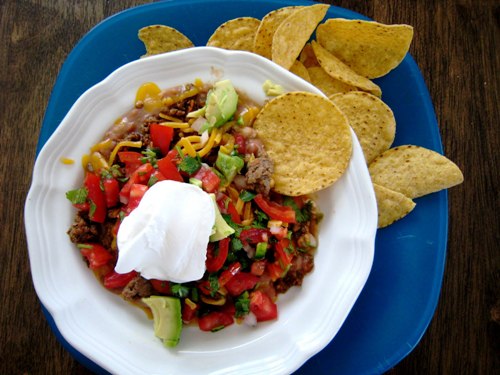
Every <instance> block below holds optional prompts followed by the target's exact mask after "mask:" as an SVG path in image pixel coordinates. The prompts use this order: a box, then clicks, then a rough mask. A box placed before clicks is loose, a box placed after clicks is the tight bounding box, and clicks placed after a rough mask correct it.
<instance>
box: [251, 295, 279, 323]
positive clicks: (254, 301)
mask: <svg viewBox="0 0 500 375" xmlns="http://www.w3.org/2000/svg"><path fill="white" fill-rule="evenodd" d="M250 311H251V312H252V313H253V314H254V315H255V317H256V318H257V321H258V322H264V321H266V320H273V319H276V318H277V317H278V306H277V305H276V304H275V303H274V302H273V301H272V300H271V298H270V297H269V296H268V295H267V294H266V293H264V292H262V291H261V290H256V291H254V292H252V293H251V294H250Z"/></svg>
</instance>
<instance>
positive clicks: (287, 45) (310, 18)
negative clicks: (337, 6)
mask: <svg viewBox="0 0 500 375" xmlns="http://www.w3.org/2000/svg"><path fill="white" fill-rule="evenodd" d="M329 7H330V6H329V5H326V4H316V5H311V6H307V7H303V8H300V9H297V10H296V11H295V12H293V13H292V14H291V15H290V16H288V17H287V18H286V19H285V20H284V21H283V22H282V23H281V24H280V25H279V26H278V28H277V29H276V31H275V33H274V36H273V44H272V60H273V61H274V62H275V63H277V64H278V65H281V66H282V67H283V68H285V69H290V67H291V66H292V64H293V62H294V61H295V60H296V59H297V57H298V56H299V54H300V51H301V50H302V48H303V47H304V45H305V44H306V42H307V41H308V40H309V38H310V37H311V34H312V33H313V32H314V30H315V29H316V26H317V25H318V23H320V22H321V20H322V19H323V18H324V17H325V14H326V11H327V10H328V8H329Z"/></svg>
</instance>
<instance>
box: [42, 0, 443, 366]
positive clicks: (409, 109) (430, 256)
mask: <svg viewBox="0 0 500 375" xmlns="http://www.w3.org/2000/svg"><path fill="white" fill-rule="evenodd" d="M310 4H312V3H311V2H308V1H285V0H266V1H260V0H259V1H234V0H211V1H204V0H183V1H181V0H174V1H167V2H159V3H153V4H148V5H144V6H140V7H137V8H132V9H129V10H126V11H124V12H121V13H119V14H116V15H115V16H113V17H110V18H108V19H106V20H105V21H103V22H101V23H100V24H98V25H97V26H96V27H95V28H93V29H92V30H91V31H90V32H89V33H88V34H87V35H86V36H85V37H84V38H83V39H82V40H81V41H80V42H79V43H78V44H77V46H76V47H75V48H74V49H73V51H72V52H71V53H70V55H69V56H68V58H67V60H66V62H65V63H64V65H63V66H62V68H61V71H60V73H59V76H58V78H57V81H56V84H55V86H54V89H53V92H52V95H51V98H50V101H49V104H48V107H47V111H46V113H45V118H44V121H43V124H42V129H41V133H40V138H39V142H38V147H37V152H38V151H39V150H40V149H41V147H42V146H43V145H44V143H45V142H46V141H47V139H48V138H49V137H50V135H51V134H52V133H53V132H54V130H55V129H56V128H57V126H58V125H59V123H60V122H61V121H62V119H63V118H64V116H65V115H66V113H67V112H68V110H69V109H70V107H71V106H72V105H73V103H74V102H75V101H76V100H77V98H78V97H79V96H80V95H81V94H82V93H83V92H84V91H86V90H87V89H88V88H90V87H91V86H93V85H94V84H95V83H97V82H99V81H101V80H102V79H104V78H105V77H106V76H107V75H109V74H110V73H111V72H112V71H114V70H115V69H116V68H118V67H120V66H122V65H124V64H126V63H128V62H130V61H132V60H135V59H137V58H139V57H140V56H141V55H142V54H144V53H145V51H144V46H143V45H142V43H141V42H140V41H139V40H138V39H137V31H138V30H139V29H140V28H141V27H143V26H147V25H151V24H166V25H169V26H172V27H175V28H177V29H178V30H180V31H181V32H183V33H184V34H185V35H187V36H188V37H189V38H190V39H191V40H192V41H193V43H194V44H195V45H204V44H205V43H206V41H207V40H208V38H209V36H210V35H211V34H212V32H213V31H214V30H215V29H216V28H217V27H218V26H219V25H220V24H221V23H223V22H224V21H227V20H228V19H231V18H236V17H240V16H250V17H256V18H262V17H263V16H264V15H265V14H266V13H268V12H269V11H271V10H273V9H277V8H280V7H283V6H287V5H310ZM327 17H330V18H331V17H342V18H357V19H360V18H361V19H366V17H364V16H362V15H360V14H358V13H355V12H352V11H349V10H346V9H342V8H338V7H334V6H332V7H331V8H330V9H329V11H328V14H327ZM375 81H376V83H377V84H378V85H380V87H381V88H382V92H383V100H384V101H385V102H386V103H387V104H388V105H389V106H390V107H391V108H392V110H393V111H394V114H395V116H396V121H397V132H396V140H395V145H400V144H415V145H419V146H423V147H426V148H429V149H432V150H434V151H437V152H440V153H442V145H441V139H440V135H439V129H438V125H437V122H436V116H435V114H434V110H433V106H432V102H431V100H430V97H429V93H428V91H427V88H426V85H425V82H424V81H423V78H422V76H421V74H420V71H419V69H418V66H417V65H416V64H415V62H414V60H413V59H412V57H411V56H409V55H408V56H407V57H406V58H405V59H404V60H403V62H402V63H401V64H400V65H399V67H398V68H396V69H395V70H393V71H392V72H391V73H389V74H388V75H387V76H385V77H383V78H381V79H377V80H375ZM416 203H417V206H416V208H415V209H414V210H413V211H412V212H411V213H410V214H409V215H408V216H407V217H405V218H404V219H403V220H400V221H398V222H396V223H394V224H393V225H391V226H389V227H387V228H384V229H381V230H379V231H378V233H377V239H376V246H375V260H374V264H373V268H372V271H371V274H370V276H369V279H368V282H367V284H366V286H365V288H364V289H363V291H362V293H361V295H360V297H359V299H358V300H357V302H356V304H355V306H354V308H353V310H352V311H351V313H350V314H349V316H348V318H347V320H346V322H345V323H344V325H343V326H342V328H341V329H340V331H339V333H338V334H337V336H336V337H335V338H334V340H333V341H332V342H331V343H330V344H329V345H328V346H327V347H326V348H325V349H324V350H323V351H321V352H320V353H318V354H317V355H315V356H314V357H312V358H311V359H310V360H309V361H308V362H306V363H305V364H304V365H303V366H302V368H300V369H299V370H298V371H297V374H332V373H334V374H373V373H382V372H384V371H386V370H388V369H390V368H391V367H393V366H395V365H396V364H397V363H398V362H399V361H400V360H401V359H403V358H404V357H405V356H406V355H407V354H408V353H409V352H410V351H411V350H412V349H413V348H414V347H415V345H417V343H418V342H419V340H420V338H421V337H422V335H423V334H424V332H425V330H426V328H427V326H428V324H429V322H430V320H431V319H432V316H433V314H434V310H435V308H436V305H437V301H438V298H439V292H440V288H441V282H442V277H443V271H444V264H445V258H446V240H447V234H448V202H447V192H446V191H441V192H439V193H434V194H430V195H428V196H425V197H422V198H419V199H417V200H416ZM325 292H326V291H325ZM44 312H45V315H46V317H47V320H48V322H49V324H50V326H51V327H52V329H53V330H54V332H55V333H56V336H57V337H58V339H59V340H60V341H61V343H62V344H63V345H64V346H65V347H66V349H67V350H68V351H69V352H70V353H71V354H72V355H73V356H74V357H75V358H76V359H77V360H78V361H80V362H81V363H82V364H83V365H85V366H87V367H88V368H90V369H91V370H93V371H95V372H97V373H104V371H103V370H102V369H101V368H99V367H98V366H97V365H96V364H94V363H93V362H91V361H90V360H89V359H88V358H86V357H84V356H83V355H82V354H81V353H79V352H77V351H76V350H75V349H74V348H72V347H71V346H70V345H69V344H68V343H67V342H66V341H65V340H64V338H63V337H62V336H61V334H60V333H59V332H58V330H57V327H56V325H55V323H54V320H53V319H52V317H51V316H50V314H49V313H48V312H47V311H46V310H45V309H44Z"/></svg>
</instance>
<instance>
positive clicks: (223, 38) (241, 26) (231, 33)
mask: <svg viewBox="0 0 500 375" xmlns="http://www.w3.org/2000/svg"><path fill="white" fill-rule="evenodd" d="M259 25H260V20H258V19H257V18H253V17H240V18H234V19H232V20H229V21H227V22H224V23H223V24H222V25H220V26H219V27H218V28H217V29H216V30H215V31H214V33H213V34H212V36H211V37H210V38H209V39H208V42H207V46H212V47H219V48H224V49H229V50H238V51H249V52H252V51H253V41H254V38H255V34H256V33H257V29H258V28H259Z"/></svg>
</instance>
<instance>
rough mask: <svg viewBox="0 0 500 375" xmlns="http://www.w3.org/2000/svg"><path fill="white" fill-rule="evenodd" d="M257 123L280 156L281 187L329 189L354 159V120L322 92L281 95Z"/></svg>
mask: <svg viewBox="0 0 500 375" xmlns="http://www.w3.org/2000/svg"><path fill="white" fill-rule="evenodd" d="M253 126H254V128H255V129H256V130H257V134H258V136H259V138H260V139H261V140H262V142H263V143H264V146H265V149H266V151H267V153H268V154H269V156H270V157H271V159H272V160H273V162H274V175H273V179H274V183H275V184H274V190H275V191H277V192H278V193H281V194H286V195H290V196H298V195H303V194H309V193H313V192H316V191H318V190H321V189H324V188H326V187H327V186H330V185H332V184H333V183H334V182H335V181H337V180H338V179H339V178H340V177H341V176H342V175H343V173H344V172H345V170H346V168H347V166H348V165H349V160H350V158H351V154H352V133H351V130H350V127H349V124H348V122H347V119H346V117H345V116H344V114H343V113H342V112H341V111H340V110H339V109H338V108H337V107H336V106H335V105H334V104H333V103H332V102H331V101H330V100H328V99H327V98H325V97H323V96H321V95H317V94H312V93H308V92H289V93H286V94H283V95H280V96H278V97H276V98H274V99H272V100H270V101H269V102H267V103H266V104H265V105H264V107H263V108H262V110H261V111H260V112H259V114H258V115H257V117H256V118H255V122H254V125H253Z"/></svg>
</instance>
